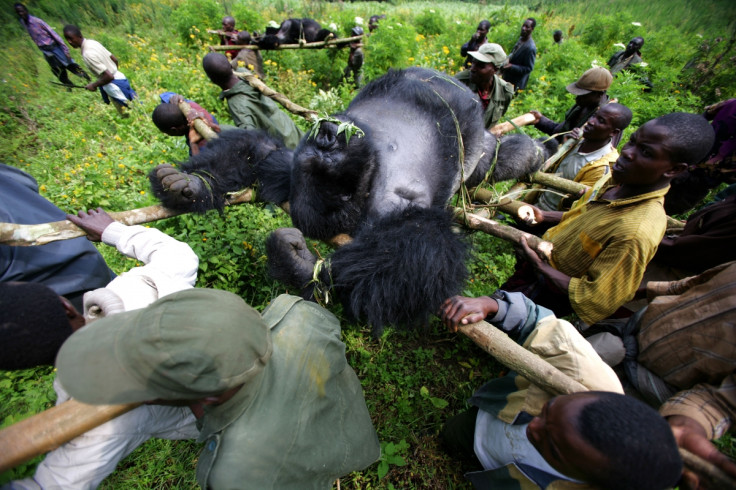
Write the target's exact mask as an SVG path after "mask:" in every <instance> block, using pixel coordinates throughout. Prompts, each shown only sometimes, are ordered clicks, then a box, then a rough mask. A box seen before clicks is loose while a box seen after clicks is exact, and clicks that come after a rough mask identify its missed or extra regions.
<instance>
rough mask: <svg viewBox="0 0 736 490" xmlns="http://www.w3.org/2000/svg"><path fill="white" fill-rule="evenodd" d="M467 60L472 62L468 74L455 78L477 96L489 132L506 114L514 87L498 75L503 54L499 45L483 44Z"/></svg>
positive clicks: (503, 60) (470, 53)
mask: <svg viewBox="0 0 736 490" xmlns="http://www.w3.org/2000/svg"><path fill="white" fill-rule="evenodd" d="M468 56H469V57H470V58H472V60H473V62H472V63H471V65H470V70H464V71H461V72H460V73H458V74H457V75H456V78H457V79H458V80H460V81H461V82H463V83H464V84H465V85H467V86H468V87H469V88H470V90H472V91H473V92H474V93H476V94H478V98H479V99H480V102H481V104H483V111H484V112H483V123H484V125H485V127H486V129H489V128H491V127H493V126H495V125H496V123H497V122H498V121H499V120H500V119H501V118H502V117H503V115H504V114H506V111H507V110H508V108H509V104H510V103H511V99H512V98H513V96H514V86H513V85H511V84H510V83H508V82H505V81H503V80H502V79H501V77H499V76H498V75H497V73H498V71H499V68H500V67H501V66H502V65H503V63H504V62H505V61H506V53H504V51H503V48H502V47H501V46H500V45H498V44H495V43H485V44H483V45H482V46H481V47H480V48H479V49H478V51H470V52H469V53H468Z"/></svg>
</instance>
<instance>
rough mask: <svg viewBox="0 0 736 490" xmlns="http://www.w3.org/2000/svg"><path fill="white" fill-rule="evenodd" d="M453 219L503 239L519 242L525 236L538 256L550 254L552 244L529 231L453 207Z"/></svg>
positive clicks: (547, 257)
mask: <svg viewBox="0 0 736 490" xmlns="http://www.w3.org/2000/svg"><path fill="white" fill-rule="evenodd" d="M454 211H455V221H457V222H458V223H461V224H463V225H465V226H467V227H468V228H470V229H472V230H480V231H483V232H486V233H488V234H489V235H493V236H497V237H499V238H503V239H504V240H507V241H510V242H513V243H517V244H518V243H521V238H522V237H524V238H526V241H527V243H528V244H529V247H530V248H531V249H532V250H536V251H537V253H538V254H539V255H540V257H543V258H546V259H547V260H549V258H550V255H551V254H552V244H551V243H550V242H546V241H544V240H542V239H541V238H539V237H536V236H534V235H532V234H530V233H526V232H523V231H521V230H517V229H516V228H514V227H512V226H508V225H504V224H501V223H499V222H498V221H494V220H492V219H488V218H484V217H482V216H478V215H477V214H472V213H466V212H464V211H463V210H462V209H460V208H455V209H454Z"/></svg>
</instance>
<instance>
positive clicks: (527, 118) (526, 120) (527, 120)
mask: <svg viewBox="0 0 736 490" xmlns="http://www.w3.org/2000/svg"><path fill="white" fill-rule="evenodd" d="M533 122H534V116H533V115H531V113H529V112H527V113H526V114H522V115H521V116H518V117H515V118H513V119H512V120H511V122H509V121H506V122H502V123H499V124H496V125H495V126H493V127H492V128H491V129H489V131H490V132H491V133H493V134H494V135H496V136H501V135H502V134H505V133H508V132H509V131H513V130H514V129H516V127H517V126H518V127H521V126H526V125H528V124H531V123H533ZM512 123H513V124H512Z"/></svg>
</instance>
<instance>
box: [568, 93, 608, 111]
mask: <svg viewBox="0 0 736 490" xmlns="http://www.w3.org/2000/svg"><path fill="white" fill-rule="evenodd" d="M602 96H603V92H588V93H587V94H583V95H578V96H576V97H575V103H576V104H577V105H579V106H580V107H595V106H597V105H598V104H600V101H601V97H602Z"/></svg>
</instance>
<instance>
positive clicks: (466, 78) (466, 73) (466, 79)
mask: <svg viewBox="0 0 736 490" xmlns="http://www.w3.org/2000/svg"><path fill="white" fill-rule="evenodd" d="M455 78H456V79H457V80H460V81H461V82H463V83H464V84H465V85H467V86H470V70H463V71H461V72H459V73H457V74H455Z"/></svg>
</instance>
